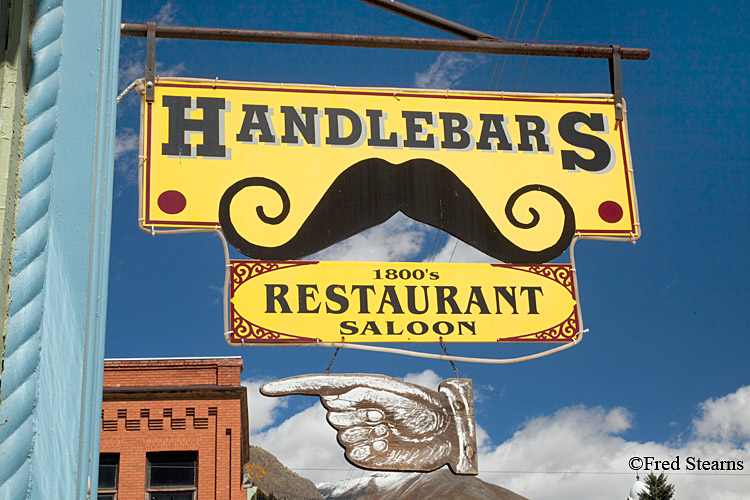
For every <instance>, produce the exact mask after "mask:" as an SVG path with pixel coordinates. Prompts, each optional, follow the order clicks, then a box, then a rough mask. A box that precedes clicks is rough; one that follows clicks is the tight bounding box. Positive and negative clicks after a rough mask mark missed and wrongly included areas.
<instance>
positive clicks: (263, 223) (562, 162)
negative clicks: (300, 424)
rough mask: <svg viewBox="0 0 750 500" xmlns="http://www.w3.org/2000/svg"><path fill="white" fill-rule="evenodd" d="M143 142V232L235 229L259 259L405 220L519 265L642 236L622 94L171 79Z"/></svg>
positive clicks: (150, 106) (295, 254) (150, 112)
mask: <svg viewBox="0 0 750 500" xmlns="http://www.w3.org/2000/svg"><path fill="white" fill-rule="evenodd" d="M141 143H142V146H143V153H142V154H143V156H144V157H145V160H144V163H143V167H142V169H143V171H142V176H143V182H142V186H143V189H142V196H141V207H140V209H141V223H142V225H143V226H144V227H145V228H216V227H221V229H222V231H223V232H224V234H225V235H226V237H227V239H228V241H229V242H230V243H231V244H232V245H233V246H235V247H236V248H237V249H238V250H239V251H240V252H242V253H243V254H245V255H247V256H249V257H252V258H255V259H261V260H293V259H298V258H301V257H303V256H306V255H310V254H312V253H315V252H317V251H319V250H322V249H324V248H326V247H328V246H330V245H332V244H334V243H337V242H339V241H341V240H343V239H345V238H348V237H350V236H353V235H355V234H357V233H359V232H361V231H363V230H364V229H367V228H369V227H372V226H375V225H377V224H380V223H382V222H384V221H386V220H387V219H388V218H390V217H391V216H392V215H394V214H395V213H396V212H398V211H401V212H403V213H404V214H406V215H407V216H409V217H411V218H413V219H416V220H418V221H420V222H423V223H425V224H429V225H432V226H435V227H438V228H440V229H443V230H445V231H447V232H448V233H450V234H452V235H453V236H455V237H457V238H458V239H460V240H462V241H464V242H465V243H467V244H469V245H472V246H474V247H475V248H477V249H479V250H481V251H482V252H484V253H486V254H487V255H490V256H492V257H494V258H496V259H498V260H501V261H503V262H512V263H514V264H538V263H543V262H547V261H550V260H552V259H554V258H555V257H557V256H559V255H560V254H561V253H562V252H564V251H565V250H566V249H567V248H568V246H569V244H570V241H571V238H572V237H573V236H574V235H575V234H578V235H581V236H589V237H607V238H615V239H616V238H622V239H627V240H629V241H630V240H633V239H636V238H638V237H639V236H640V226H639V222H638V210H637V204H636V199H635V191H634V185H633V175H632V169H631V165H630V153H629V147H628V133H627V126H626V123H625V121H623V122H621V123H618V122H616V120H615V106H614V102H613V99H612V96H609V95H570V94H568V95H545V94H518V93H513V94H506V93H489V92H464V91H447V90H446V91H432V90H403V89H383V88H352V87H330V86H312V85H287V84H276V85H274V84H261V83H237V82H220V81H212V80H209V81H205V80H192V79H160V80H158V81H157V82H156V85H155V100H154V101H153V102H152V103H146V102H145V99H144V107H143V127H142V141H141ZM488 300H489V299H488ZM493 300H494V299H493ZM358 328H359V326H358Z"/></svg>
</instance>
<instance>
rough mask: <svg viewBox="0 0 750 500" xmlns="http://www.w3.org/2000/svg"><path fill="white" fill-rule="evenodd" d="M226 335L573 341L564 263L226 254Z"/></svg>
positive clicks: (570, 283)
mask: <svg viewBox="0 0 750 500" xmlns="http://www.w3.org/2000/svg"><path fill="white" fill-rule="evenodd" d="M231 272H232V277H231V292H230V325H231V334H230V339H229V341H230V343H232V344H235V345H245V344H264V345H273V344H277V345H278V344H283V345H289V344H309V343H316V342H353V343H362V342H367V343H379V342H438V341H440V340H442V341H443V342H571V341H573V340H574V339H575V337H576V335H577V334H578V333H579V325H580V318H579V314H578V307H577V303H576V294H575V289H574V287H575V282H574V280H573V274H572V270H571V266H570V265H568V264H544V265H537V266H519V265H510V264H435V263H382V262H381V263H372V262H315V261H283V262H280V261H273V262H270V261H249V260H235V261H232V262H231Z"/></svg>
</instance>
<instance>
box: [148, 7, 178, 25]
mask: <svg viewBox="0 0 750 500" xmlns="http://www.w3.org/2000/svg"><path fill="white" fill-rule="evenodd" d="M176 14H177V8H176V7H175V6H174V4H173V3H172V2H167V3H165V4H164V5H163V6H162V7H161V9H159V12H157V13H156V16H155V17H154V22H155V23H156V24H173V23H174V21H175V19H176V17H177V16H176Z"/></svg>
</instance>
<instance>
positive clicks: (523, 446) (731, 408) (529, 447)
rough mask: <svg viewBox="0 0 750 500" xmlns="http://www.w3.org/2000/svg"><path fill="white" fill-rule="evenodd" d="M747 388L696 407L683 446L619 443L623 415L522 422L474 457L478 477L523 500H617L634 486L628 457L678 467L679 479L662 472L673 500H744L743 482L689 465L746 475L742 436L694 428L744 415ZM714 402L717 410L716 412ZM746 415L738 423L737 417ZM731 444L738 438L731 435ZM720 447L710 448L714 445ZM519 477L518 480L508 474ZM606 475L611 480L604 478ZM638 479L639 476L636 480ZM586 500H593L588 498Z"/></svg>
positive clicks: (569, 411)
mask: <svg viewBox="0 0 750 500" xmlns="http://www.w3.org/2000/svg"><path fill="white" fill-rule="evenodd" d="M748 391H750V388H748V387H743V388H741V389H740V390H738V391H737V392H736V393H734V394H730V395H729V396H725V397H724V398H720V399H719V400H717V401H713V400H709V401H707V402H705V403H703V404H701V408H703V411H704V414H703V416H702V417H700V418H698V419H696V420H695V422H694V424H695V428H696V429H712V430H711V431H709V432H708V433H704V434H702V433H701V432H702V431H697V432H696V433H695V434H694V436H693V437H692V438H691V439H689V440H687V441H686V442H684V443H679V444H673V443H670V442H669V441H666V442H664V443H657V442H637V441H627V440H626V439H624V438H622V437H621V434H623V433H624V432H625V431H626V430H628V429H629V428H630V427H631V426H632V425H633V421H634V417H633V416H632V415H631V414H630V413H629V412H628V411H627V410H625V409H623V408H614V409H609V410H607V409H604V408H600V407H597V408H587V407H582V406H579V407H569V408H563V409H561V410H559V411H558V412H556V413H554V414H552V415H548V416H541V417H537V418H534V419H531V420H529V421H528V422H526V423H525V424H524V425H523V426H522V427H521V428H520V429H519V430H518V431H517V432H516V433H515V434H514V435H513V437H512V438H511V439H509V440H508V441H506V442H505V443H502V444H500V445H499V446H492V445H491V444H489V443H484V445H483V448H482V450H481V455H480V459H479V460H480V461H479V463H480V470H481V471H505V472H502V473H501V472H494V473H493V472H484V473H480V477H481V478H482V479H484V480H485V481H490V482H494V483H497V484H501V485H502V486H504V487H506V488H510V489H511V490H513V491H515V492H516V493H519V494H521V495H524V496H526V497H529V498H534V499H539V500H545V499H550V500H552V499H555V500H559V499H560V500H572V499H577V498H592V497H596V498H624V497H625V495H626V494H627V492H628V489H629V487H630V485H631V484H632V482H633V480H634V475H635V474H634V473H632V472H631V471H630V469H629V467H628V463H629V460H630V459H631V458H632V457H654V458H655V459H657V460H669V461H674V460H675V459H676V457H679V460H680V470H679V472H669V471H667V476H668V478H669V482H671V483H673V484H674V485H675V486H676V495H677V498H679V499H680V500H703V499H706V498H711V499H714V498H721V499H722V500H730V499H731V500H739V499H741V498H747V491H749V490H750V477H748V476H738V475H734V476H731V475H730V474H731V473H730V472H723V473H722V472H719V473H717V472H716V471H713V472H712V471H702V472H701V471H695V470H694V471H690V470H688V463H687V461H688V458H689V457H695V458H701V459H703V460H709V461H713V460H719V461H720V460H735V461H739V460H743V465H744V464H745V463H747V465H744V467H745V468H746V469H745V470H747V467H750V462H749V460H748V451H750V450H749V449H748V448H749V446H750V441H748V440H747V435H745V442H744V443H743V444H741V445H740V444H737V445H733V444H731V443H730V442H728V441H726V440H724V439H723V435H722V433H721V432H719V433H716V432H714V430H715V429H716V427H715V426H713V425H712V424H706V425H705V427H701V426H700V425H699V424H700V423H701V422H704V421H706V417H707V416H708V417H709V418H710V419H711V420H712V421H713V419H714V418H715V419H716V421H721V420H730V421H731V420H733V419H734V418H735V417H740V418H744V421H745V422H746V421H747V419H748V418H750V417H748V415H750V414H749V413H748V412H747V408H746V407H745V406H744V405H745V404H747V403H746V398H745V399H744V400H743V396H746V395H747V394H748ZM717 402H719V404H716V403H717ZM743 411H744V412H745V413H744V415H742V412H743ZM730 434H731V435H732V436H738V435H739V434H738V433H736V432H734V433H730ZM717 437H718V438H720V439H721V440H718V441H717V440H715V438H717ZM514 471H523V472H514ZM606 473H610V474H606ZM643 473H644V472H643V471H642V474H643ZM592 493H593V495H592Z"/></svg>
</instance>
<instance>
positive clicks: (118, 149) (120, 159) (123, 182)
mask: <svg viewBox="0 0 750 500" xmlns="http://www.w3.org/2000/svg"><path fill="white" fill-rule="evenodd" d="M138 141H139V138H138V133H137V132H135V131H134V130H133V129H131V128H120V129H118V130H117V135H116V136H115V173H116V174H117V182H116V188H115V195H116V196H119V195H121V194H122V191H123V189H125V188H127V187H128V186H132V185H135V184H137V182H138V155H137V152H138ZM133 153H136V154H133Z"/></svg>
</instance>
